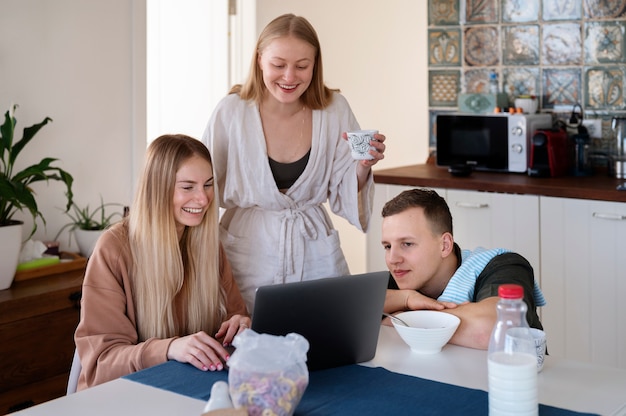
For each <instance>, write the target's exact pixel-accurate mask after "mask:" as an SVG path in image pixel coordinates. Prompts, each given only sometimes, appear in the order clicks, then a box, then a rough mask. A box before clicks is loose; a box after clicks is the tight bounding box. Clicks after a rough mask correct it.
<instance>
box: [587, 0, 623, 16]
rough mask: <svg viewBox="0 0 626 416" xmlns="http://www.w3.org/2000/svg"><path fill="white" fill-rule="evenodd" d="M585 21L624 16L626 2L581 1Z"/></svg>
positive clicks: (617, 0)
mask: <svg viewBox="0 0 626 416" xmlns="http://www.w3.org/2000/svg"><path fill="white" fill-rule="evenodd" d="M583 3H584V9H585V17H586V18H587V19H603V18H618V17H624V16H626V0H583Z"/></svg>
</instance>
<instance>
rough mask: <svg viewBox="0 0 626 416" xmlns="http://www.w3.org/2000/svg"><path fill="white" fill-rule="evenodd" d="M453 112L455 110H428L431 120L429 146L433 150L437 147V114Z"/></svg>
mask: <svg viewBox="0 0 626 416" xmlns="http://www.w3.org/2000/svg"><path fill="white" fill-rule="evenodd" d="M452 112H453V111H450V110H430V111H429V112H428V115H429V120H430V129H429V136H428V147H429V148H430V149H431V150H435V149H436V148H437V116H438V115H439V114H450V113H452Z"/></svg>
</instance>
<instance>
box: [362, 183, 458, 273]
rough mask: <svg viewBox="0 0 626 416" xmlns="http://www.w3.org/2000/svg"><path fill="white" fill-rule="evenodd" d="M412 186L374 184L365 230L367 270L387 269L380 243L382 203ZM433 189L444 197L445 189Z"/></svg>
mask: <svg viewBox="0 0 626 416" xmlns="http://www.w3.org/2000/svg"><path fill="white" fill-rule="evenodd" d="M413 188H415V186H403V185H384V184H376V190H375V193H374V208H373V211H372V218H371V219H370V226H369V229H368V231H367V271H380V270H387V265H386V263H385V250H383V246H382V244H381V243H380V241H381V236H382V223H383V219H382V216H381V211H382V209H383V205H385V203H386V202H387V201H389V200H390V199H392V198H393V197H395V196H396V195H398V194H399V193H400V192H402V191H405V190H407V189H413ZM435 191H437V193H438V194H439V195H441V196H442V197H444V198H445V197H446V191H445V189H435Z"/></svg>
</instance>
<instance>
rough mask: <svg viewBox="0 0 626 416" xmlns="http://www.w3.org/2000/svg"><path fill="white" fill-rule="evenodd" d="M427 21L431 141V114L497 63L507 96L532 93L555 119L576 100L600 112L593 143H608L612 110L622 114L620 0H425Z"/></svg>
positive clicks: (624, 72)
mask: <svg viewBox="0 0 626 416" xmlns="http://www.w3.org/2000/svg"><path fill="white" fill-rule="evenodd" d="M428 24H429V27H428V67H429V75H428V76H429V107H430V112H431V144H433V140H434V134H433V133H432V123H433V121H434V117H435V115H436V114H437V113H440V112H447V111H455V110H457V109H458V108H457V98H458V94H460V93H473V92H487V86H488V80H489V73H490V72H492V71H496V72H497V74H498V81H499V85H500V90H501V91H503V92H506V93H507V94H508V97H509V101H510V103H511V104H513V100H514V98H515V97H517V96H519V95H535V96H537V98H538V99H539V107H540V111H542V112H552V113H554V114H555V116H556V117H558V118H560V119H564V118H565V119H566V118H569V115H570V113H571V112H572V110H573V108H574V105H576V104H579V105H580V106H581V107H582V108H583V110H584V117H585V118H586V119H593V118H599V119H602V139H594V140H593V142H592V148H593V149H595V150H599V151H610V149H611V147H612V146H613V145H614V135H613V132H612V131H611V118H612V116H625V115H626V98H625V97H624V90H623V89H624V86H625V85H626V40H625V33H626V0H429V1H428Z"/></svg>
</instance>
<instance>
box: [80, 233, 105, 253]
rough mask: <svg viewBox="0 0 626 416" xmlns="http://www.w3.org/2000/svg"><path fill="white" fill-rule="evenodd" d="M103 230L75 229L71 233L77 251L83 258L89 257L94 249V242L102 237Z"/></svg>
mask: <svg viewBox="0 0 626 416" xmlns="http://www.w3.org/2000/svg"><path fill="white" fill-rule="evenodd" d="M103 232H104V230H81V229H75V230H74V231H73V233H74V237H75V238H76V244H77V245H78V251H79V252H80V254H81V255H82V256H83V257H87V258H89V257H91V253H93V249H94V248H95V247H96V241H98V238H100V236H101V235H102V233H103Z"/></svg>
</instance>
